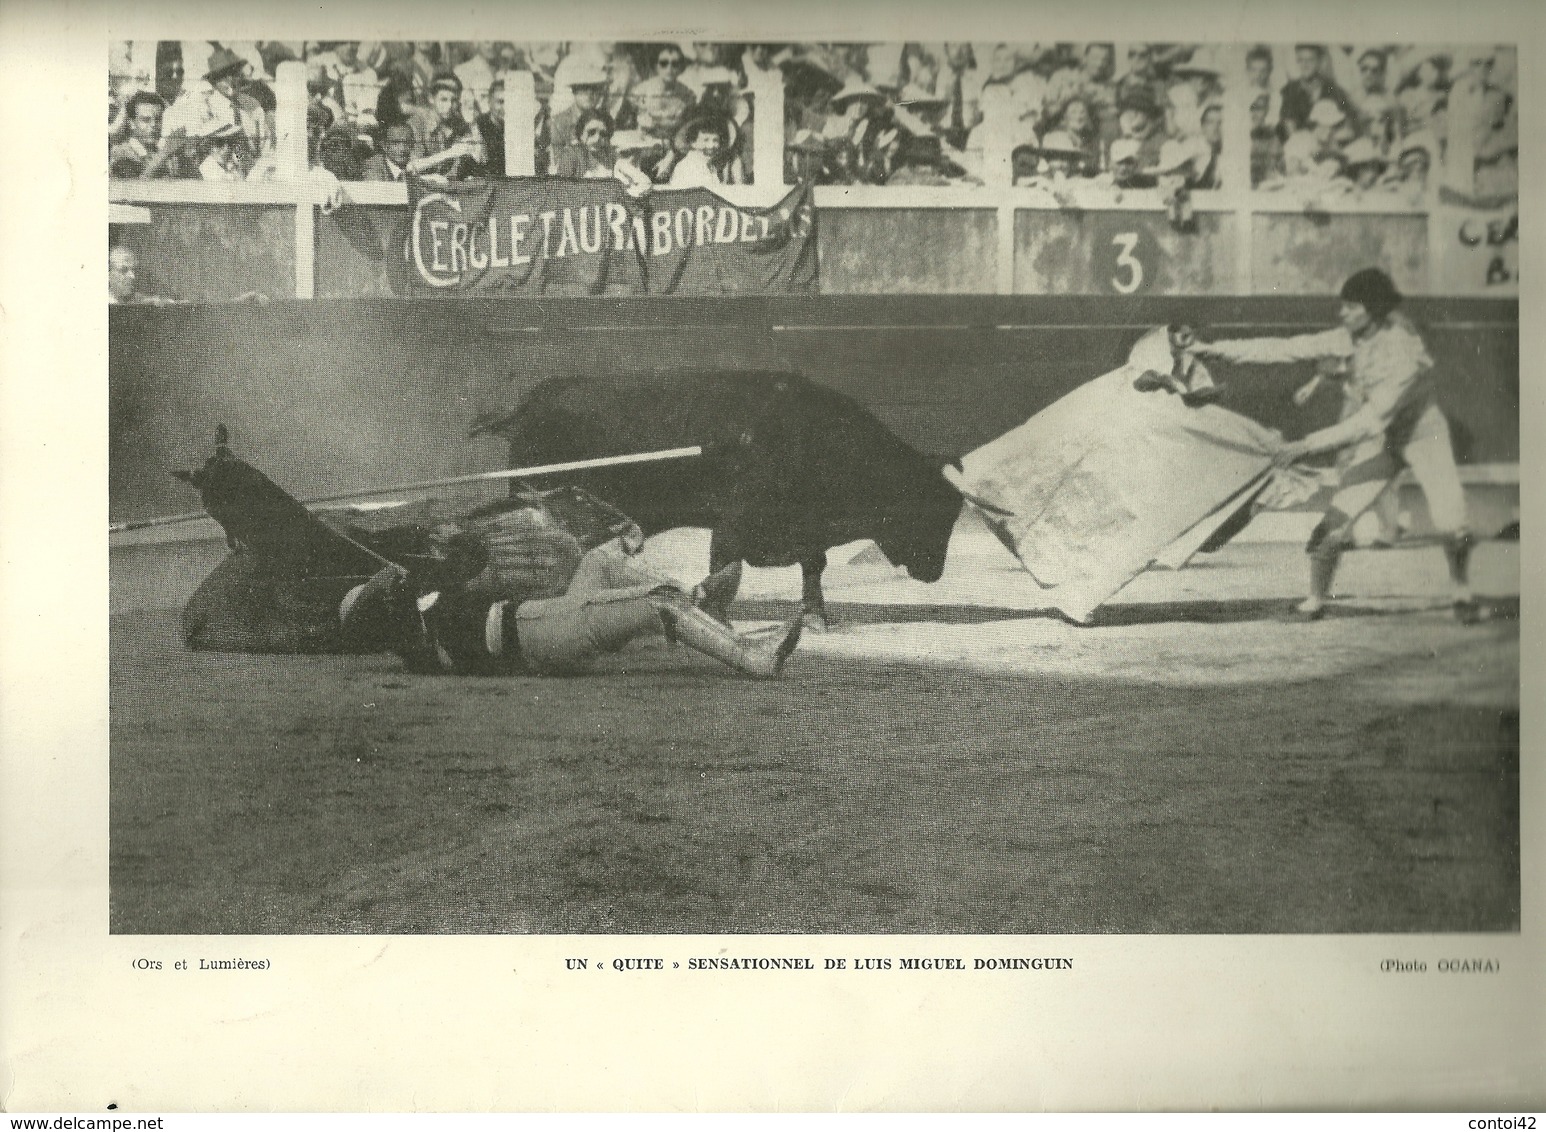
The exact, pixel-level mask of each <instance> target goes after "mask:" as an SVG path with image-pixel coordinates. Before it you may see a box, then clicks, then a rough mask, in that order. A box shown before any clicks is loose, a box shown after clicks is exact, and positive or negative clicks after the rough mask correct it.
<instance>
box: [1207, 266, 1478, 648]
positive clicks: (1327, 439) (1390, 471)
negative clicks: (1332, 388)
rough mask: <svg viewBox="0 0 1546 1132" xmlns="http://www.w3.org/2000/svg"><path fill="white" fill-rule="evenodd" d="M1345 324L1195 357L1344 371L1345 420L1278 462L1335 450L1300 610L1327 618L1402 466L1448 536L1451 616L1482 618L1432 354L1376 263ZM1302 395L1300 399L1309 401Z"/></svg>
mask: <svg viewBox="0 0 1546 1132" xmlns="http://www.w3.org/2000/svg"><path fill="white" fill-rule="evenodd" d="M1341 300H1342V306H1341V310H1340V312H1339V320H1340V322H1341V325H1340V326H1338V327H1336V328H1335V329H1332V330H1327V331H1323V332H1321V333H1318V334H1302V335H1297V336H1295V337H1292V338H1244V339H1236V340H1233V341H1221V342H1212V343H1205V344H1204V343H1199V344H1198V345H1197V346H1195V347H1194V348H1193V353H1195V354H1198V355H1201V356H1203V357H1213V358H1223V359H1225V360H1226V361H1231V362H1236V363H1241V364H1246V363H1249V364H1287V363H1292V362H1304V361H1314V362H1319V363H1320V364H1321V366H1322V372H1323V373H1324V372H1327V371H1328V370H1340V371H1341V372H1343V373H1345V374H1346V379H1345V380H1346V392H1345V398H1346V401H1345V405H1344V412H1343V416H1342V419H1341V420H1340V421H1338V422H1337V423H1336V424H1334V425H1331V426H1330V427H1328V428H1323V429H1320V430H1318V431H1316V432H1312V433H1310V434H1309V435H1308V436H1306V437H1305V438H1304V439H1302V440H1296V441H1293V442H1291V443H1289V444H1288V445H1286V446H1285V447H1284V448H1283V450H1282V452H1281V454H1280V457H1279V458H1280V460H1283V461H1293V460H1299V459H1302V458H1304V457H1306V456H1314V455H1318V454H1321V453H1329V452H1337V453H1339V454H1340V457H1339V460H1338V484H1337V489H1336V492H1335V494H1334V495H1333V496H1332V498H1331V503H1330V505H1329V506H1328V507H1327V509H1326V513H1325V515H1324V516H1323V517H1322V518H1321V521H1320V523H1319V524H1317V526H1316V528H1315V531H1314V532H1313V533H1312V534H1311V536H1310V541H1309V544H1308V545H1307V546H1306V548H1305V549H1306V551H1307V553H1308V555H1309V561H1310V593H1309V596H1308V597H1307V598H1306V599H1305V600H1304V602H1303V603H1302V604H1301V605H1300V606H1299V612H1300V614H1302V615H1303V616H1304V617H1305V618H1307V619H1311V620H1314V619H1317V618H1319V617H1321V616H1323V615H1324V613H1325V606H1326V602H1327V600H1328V599H1329V597H1330V595H1331V584H1332V582H1333V580H1334V579H1335V577H1336V570H1337V563H1338V561H1339V560H1340V558H1341V556H1342V553H1343V551H1344V550H1346V549H1347V548H1348V547H1349V546H1351V545H1352V531H1353V524H1354V523H1355V522H1356V521H1357V519H1358V517H1359V516H1360V515H1362V514H1364V512H1366V511H1368V510H1369V509H1370V508H1371V507H1373V506H1374V505H1375V503H1376V501H1377V500H1378V499H1379V497H1380V495H1381V493H1382V492H1384V491H1385V490H1386V488H1387V487H1388V486H1389V485H1390V483H1391V481H1392V480H1393V479H1395V477H1396V476H1397V475H1399V474H1400V473H1401V470H1402V469H1403V468H1411V470H1412V474H1413V475H1414V476H1416V477H1417V482H1418V484H1420V485H1421V487H1422V489H1423V495H1424V496H1426V497H1427V500H1428V511H1429V514H1430V515H1431V516H1432V518H1433V526H1434V528H1435V529H1436V530H1437V531H1438V532H1439V533H1440V534H1441V535H1442V536H1443V537H1444V556H1445V559H1446V561H1447V562H1448V564H1449V576H1450V584H1451V589H1452V592H1453V600H1454V611H1455V616H1456V617H1457V618H1458V619H1459V620H1461V621H1462V622H1465V623H1470V622H1473V621H1476V620H1478V619H1479V617H1480V609H1479V607H1478V606H1477V603H1476V601H1475V600H1474V598H1473V597H1472V596H1471V590H1470V583H1469V577H1468V564H1469V560H1470V554H1471V545H1472V541H1473V540H1472V538H1471V534H1470V532H1469V530H1468V529H1467V527H1466V518H1465V497H1464V494H1463V493H1462V491H1461V487H1460V476H1459V474H1458V473H1457V472H1456V470H1455V455H1454V450H1453V449H1452V447H1451V445H1450V438H1449V422H1448V420H1446V419H1445V416H1444V413H1443V411H1442V410H1440V408H1439V404H1438V397H1437V381H1436V374H1435V371H1434V367H1433V359H1432V358H1431V357H1430V356H1429V354H1428V350H1427V347H1426V346H1425V345H1424V344H1423V340H1422V337H1421V335H1420V334H1419V333H1418V331H1417V329H1416V328H1415V327H1414V326H1413V325H1412V323H1411V322H1410V321H1409V320H1408V319H1407V318H1406V316H1405V315H1404V314H1403V313H1402V312H1401V311H1400V310H1399V309H1398V308H1399V307H1400V305H1401V294H1400V292H1399V291H1397V290H1396V285H1395V283H1394V282H1393V281H1392V280H1391V278H1390V276H1389V275H1387V274H1386V273H1385V272H1384V271H1381V270H1380V269H1379V268H1375V267H1370V268H1365V269H1364V270H1362V271H1359V272H1356V273H1355V274H1354V275H1352V276H1351V277H1350V278H1349V279H1348V280H1347V282H1346V283H1344V284H1343V285H1342V290H1341ZM1303 396H1304V395H1303V393H1302V394H1301V397H1296V400H1301V399H1303Z"/></svg>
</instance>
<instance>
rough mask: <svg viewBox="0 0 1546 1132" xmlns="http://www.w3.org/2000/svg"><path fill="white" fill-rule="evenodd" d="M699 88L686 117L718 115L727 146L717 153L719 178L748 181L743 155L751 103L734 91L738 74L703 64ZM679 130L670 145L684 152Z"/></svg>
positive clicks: (728, 181)
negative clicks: (694, 103) (696, 99)
mask: <svg viewBox="0 0 1546 1132" xmlns="http://www.w3.org/2000/svg"><path fill="white" fill-rule="evenodd" d="M698 81H699V82H700V83H701V84H702V91H701V93H700V94H699V96H698V105H697V107H696V108H695V109H694V111H693V113H692V115H691V116H690V118H689V120H692V119H703V118H708V119H718V120H720V123H721V125H723V126H724V128H725V129H724V132H725V134H726V135H727V139H728V140H727V141H726V147H725V149H724V150H722V151H721V152H720V154H719V161H720V162H721V165H720V182H721V183H722V184H726V185H746V184H750V183H751V179H750V178H749V177H748V176H747V171H746V155H747V148H748V145H749V139H750V130H751V104H750V103H749V102H748V101H747V100H746V99H744V98H742V97H740V96H739V95H738V94H737V93H736V82H737V75H736V73H735V72H734V71H732V70H730V69H729V68H728V67H715V68H708V67H705V68H703V69H702V70H701V71H700V72H699V74H698ZM680 133H681V131H680V130H678V131H677V136H675V137H673V138H672V145H673V148H674V149H675V151H676V152H677V153H679V154H680V153H683V152H684V148H683V145H682V143H681V141H680Z"/></svg>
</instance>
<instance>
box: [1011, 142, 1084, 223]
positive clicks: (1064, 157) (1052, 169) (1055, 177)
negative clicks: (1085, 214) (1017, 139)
mask: <svg viewBox="0 0 1546 1132" xmlns="http://www.w3.org/2000/svg"><path fill="white" fill-rule="evenodd" d="M1085 158H1086V153H1085V151H1084V150H1083V149H1082V148H1081V147H1080V146H1079V144H1078V143H1077V142H1076V141H1075V140H1074V138H1073V137H1072V136H1071V135H1070V134H1068V133H1066V132H1064V131H1062V130H1053V131H1052V132H1051V133H1049V134H1048V135H1047V136H1046V137H1044V138H1042V139H1041V141H1040V142H1039V143H1033V144H1029V145H1020V146H1016V147H1015V149H1014V152H1013V153H1012V154H1011V155H1010V162H1011V164H1012V166H1013V168H1014V183H1015V184H1016V185H1020V186H1024V187H1026V188H1031V189H1037V190H1039V191H1040V193H1041V196H1042V199H1041V200H1040V201H1039V203H1040V204H1041V205H1043V206H1044V207H1048V206H1050V207H1053V208H1070V207H1072V206H1073V205H1074V204H1075V203H1076V202H1075V198H1074V195H1073V192H1072V190H1073V187H1074V183H1073V180H1072V179H1074V178H1078V179H1081V180H1082V179H1083V178H1084V177H1085V176H1086V175H1087V174H1086V173H1085V172H1084V170H1085V168H1086V167H1085V165H1084V161H1085Z"/></svg>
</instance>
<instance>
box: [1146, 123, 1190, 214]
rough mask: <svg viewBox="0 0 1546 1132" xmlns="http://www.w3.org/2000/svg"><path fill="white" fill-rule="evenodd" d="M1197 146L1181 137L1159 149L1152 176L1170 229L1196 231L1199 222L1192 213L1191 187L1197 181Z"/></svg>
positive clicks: (1151, 170) (1151, 171)
mask: <svg viewBox="0 0 1546 1132" xmlns="http://www.w3.org/2000/svg"><path fill="white" fill-rule="evenodd" d="M1196 158H1197V147H1196V145H1195V144H1194V143H1188V142H1186V141H1183V140H1181V139H1179V138H1172V139H1171V140H1170V141H1167V142H1166V143H1165V144H1164V145H1163V146H1162V147H1161V148H1160V157H1159V160H1158V161H1157V162H1155V163H1154V166H1153V168H1152V169H1150V170H1149V172H1150V173H1152V174H1153V175H1154V181H1155V187H1156V188H1157V189H1159V191H1160V200H1161V201H1163V202H1164V205H1165V215H1166V218H1167V219H1168V220H1169V221H1170V226H1171V227H1172V228H1174V229H1175V230H1176V231H1178V232H1192V231H1195V230H1196V227H1197V221H1196V218H1195V216H1194V215H1193V210H1192V185H1193V183H1194V181H1195V180H1196V165H1195V162H1196Z"/></svg>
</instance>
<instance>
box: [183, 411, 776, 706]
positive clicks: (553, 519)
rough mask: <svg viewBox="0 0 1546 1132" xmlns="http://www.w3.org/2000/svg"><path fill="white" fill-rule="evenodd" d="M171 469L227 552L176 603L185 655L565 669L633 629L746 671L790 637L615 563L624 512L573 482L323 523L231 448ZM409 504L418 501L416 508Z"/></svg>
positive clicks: (464, 668)
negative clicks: (748, 632)
mask: <svg viewBox="0 0 1546 1132" xmlns="http://www.w3.org/2000/svg"><path fill="white" fill-rule="evenodd" d="M176 474H177V476H178V478H180V479H183V480H185V481H186V482H188V483H190V484H192V485H193V487H195V488H196V489H198V492H199V494H200V495H201V496H202V497H203V500H204V508H205V510H206V511H208V513H209V514H210V516H211V517H212V518H214V519H215V521H216V522H218V523H219V524H220V525H221V526H222V527H223V528H224V529H225V532H226V539H227V542H228V544H229V545H230V547H231V549H232V553H231V555H230V556H229V557H228V558H227V559H226V560H225V561H224V562H222V563H221V564H220V565H219V566H218V567H216V569H215V570H214V571H213V573H211V574H210V576H209V577H208V578H206V579H205V580H204V582H203V584H202V585H200V586H199V588H198V590H197V591H196V592H195V593H194V595H193V597H192V598H191V599H190V600H189V602H188V605H187V607H186V608H185V610H184V611H183V636H184V640H185V641H186V643H187V645H188V646H189V647H190V648H195V649H219V650H227V651H238V652H359V653H367V652H393V653H396V654H397V655H399V656H401V657H402V658H403V660H404V661H405V662H406V663H407V665H408V667H409V668H410V669H411V670H413V671H416V672H461V673H476V674H498V673H528V672H530V673H554V674H557V673H568V672H574V671H578V670H582V669H584V668H585V667H586V666H587V665H588V664H589V663H590V662H591V661H593V660H594V659H595V658H596V657H597V656H599V655H601V654H603V653H609V652H616V651H617V650H619V649H621V648H622V647H623V646H624V645H625V644H627V643H628V642H629V641H631V640H634V639H636V638H639V637H649V636H656V637H660V636H663V637H665V638H666V639H667V640H668V641H672V642H680V643H682V644H685V645H687V646H688V647H690V648H693V649H695V650H697V651H699V652H702V653H705V654H706V655H708V656H712V657H714V658H715V659H717V660H721V661H723V662H724V663H725V664H727V665H729V666H731V667H732V668H735V669H736V670H738V671H740V672H743V673H746V674H748V675H751V676H759V677H773V676H777V675H778V674H779V673H780V671H781V670H782V669H783V666H784V662H785V661H786V660H787V659H788V657H789V655H790V653H792V652H793V651H794V648H795V646H796V644H797V643H798V641H799V636H800V622H799V620H798V619H797V620H795V621H794V622H792V623H791V624H790V625H789V626H788V627H787V628H786V630H785V631H784V632H782V633H775V634H772V635H769V636H764V637H762V638H760V639H749V638H743V637H740V636H738V635H737V634H736V633H735V632H734V631H733V630H731V629H730V628H728V627H727V626H725V625H724V624H722V623H721V622H719V621H717V620H715V619H714V618H713V617H711V616H709V615H708V614H707V613H705V612H703V610H701V609H700V608H699V604H700V603H701V602H703V601H704V600H707V599H711V598H712V597H713V596H714V588H715V585H716V579H715V578H714V577H711V578H709V579H708V580H707V581H706V582H705V583H704V584H703V585H702V586H700V587H699V588H698V590H697V591H695V595H696V600H695V596H694V595H689V594H688V593H686V592H685V591H684V590H682V589H681V588H680V587H678V586H677V585H675V584H674V583H672V582H669V581H667V580H665V579H663V578H659V577H656V576H654V575H652V574H650V573H649V572H648V571H646V570H644V569H643V568H642V567H640V566H639V565H638V564H636V563H635V562H634V561H633V560H631V558H630V557H629V549H630V548H637V547H638V546H639V545H641V544H642V541H643V540H642V537H640V536H639V532H638V528H637V527H636V526H635V525H634V524H633V523H632V521H631V520H629V519H628V518H627V517H626V516H624V515H622V514H621V513H620V512H617V511H616V510H614V509H613V508H611V507H609V506H608V505H606V504H604V503H602V502H601V501H600V500H597V499H595V498H594V497H593V496H589V495H587V494H585V493H584V492H581V491H579V490H577V489H559V490H557V491H553V492H530V493H527V494H525V495H523V496H518V497H515V498H512V499H508V500H501V501H500V502H498V503H495V504H490V505H487V506H484V507H480V508H477V509H475V510H472V511H469V512H466V513H464V514H462V515H460V516H456V517H454V518H451V519H448V520H445V519H442V520H434V519H430V520H427V521H424V522H403V521H402V518H401V514H400V512H399V513H397V514H398V517H397V520H396V521H395V522H393V523H392V524H391V525H390V526H381V525H372V524H371V523H370V521H369V519H368V517H363V516H362V517H360V518H359V519H358V520H356V521H352V522H349V523H339V524H337V525H336V526H331V525H329V524H328V523H324V522H323V521H322V520H321V519H319V518H318V517H317V516H316V515H313V514H312V513H311V512H310V511H308V510H307V509H306V508H305V506H304V505H302V504H301V503H300V502H299V501H297V500H296V499H294V498H293V497H292V496H290V495H289V494H287V493H286V492H285V491H284V490H283V489H282V488H280V487H279V486H278V485H277V484H275V483H274V482H273V481H272V480H270V479H269V478H268V477H267V476H265V475H264V474H263V473H262V472H260V471H258V470H257V469H256V468H254V467H252V466H251V465H250V464H247V463H246V462H245V461H243V460H240V459H238V458H236V457H235V456H233V455H232V454H231V452H230V449H229V448H227V447H226V444H225V436H224V430H222V431H221V433H220V434H219V435H218V436H217V441H216V449H215V454H214V455H213V456H212V457H210V459H209V460H207V461H206V462H205V464H204V466H203V467H202V468H200V469H198V470H197V471H193V472H178V473H176ZM423 510H424V508H422V507H421V508H420V511H421V513H422V512H423Z"/></svg>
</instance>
